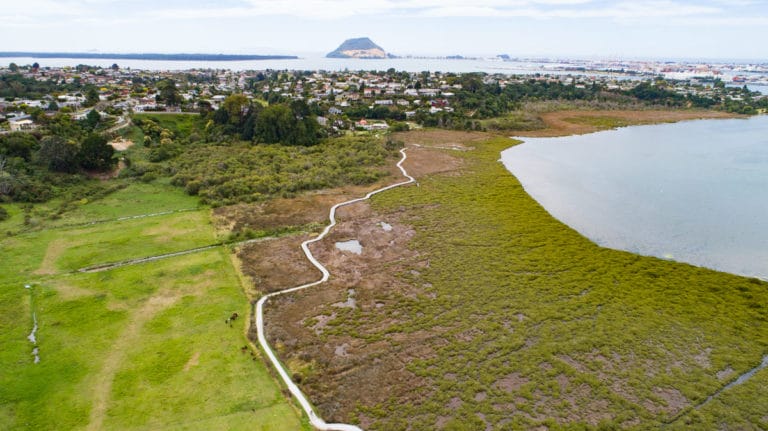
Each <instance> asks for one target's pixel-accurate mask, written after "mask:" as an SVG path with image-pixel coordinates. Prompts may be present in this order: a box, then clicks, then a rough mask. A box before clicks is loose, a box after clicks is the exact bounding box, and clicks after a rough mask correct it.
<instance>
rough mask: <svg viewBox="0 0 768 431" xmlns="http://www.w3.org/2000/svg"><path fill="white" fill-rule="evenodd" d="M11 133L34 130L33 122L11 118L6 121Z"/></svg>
mask: <svg viewBox="0 0 768 431" xmlns="http://www.w3.org/2000/svg"><path fill="white" fill-rule="evenodd" d="M8 125H9V126H10V128H11V132H23V131H26V130H32V129H34V128H35V122H34V121H32V120H30V119H29V118H11V119H10V120H8Z"/></svg>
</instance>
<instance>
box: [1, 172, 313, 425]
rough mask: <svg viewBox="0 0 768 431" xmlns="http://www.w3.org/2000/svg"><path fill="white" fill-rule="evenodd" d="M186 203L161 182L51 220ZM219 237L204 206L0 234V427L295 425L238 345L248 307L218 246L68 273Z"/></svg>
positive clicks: (260, 364)
mask: <svg viewBox="0 0 768 431" xmlns="http://www.w3.org/2000/svg"><path fill="white" fill-rule="evenodd" d="M194 203H195V202H194V198H191V197H188V196H186V195H184V194H183V192H182V191H180V190H178V189H173V188H171V187H170V186H164V185H162V184H134V185H131V186H129V187H127V188H125V189H122V190H120V191H117V192H115V193H114V194H112V195H109V196H107V197H106V198H104V199H101V200H99V201H97V202H88V203H83V205H82V206H81V207H80V208H78V209H76V210H73V211H72V212H68V213H67V214H66V215H65V216H63V217H62V219H60V220H59V221H60V222H61V223H62V224H70V223H81V222H83V221H87V220H89V219H93V220H102V219H112V218H117V217H125V216H128V215H139V214H149V213H157V212H164V211H173V210H178V209H185V208H189V207H190V205H191V206H192V207H195V206H196V205H195V204H194ZM13 217H16V215H13ZM13 217H12V219H11V220H7V221H6V222H3V223H8V222H13V221H14V220H13ZM0 227H2V226H0ZM216 241H217V238H216V236H215V234H214V229H213V227H212V225H211V221H210V210H209V209H207V208H202V209H199V210H194V211H184V212H175V213H172V214H166V215H159V216H154V217H145V218H136V219H128V220H123V221H113V222H106V223H99V224H93V225H85V226H68V227H67V226H65V227H51V228H48V229H40V230H37V231H33V232H27V233H21V234H18V235H13V236H8V237H5V238H2V240H0V274H3V275H2V276H0V345H1V346H2V348H1V349H0V429H1V430H5V429H8V430H102V429H104V430H110V429H112V430H156V429H164V430H165V429H171V430H176V429H178V430H181V429H228V430H229V429H233V430H238V429H256V430H297V429H306V425H305V424H303V423H302V419H301V415H300V414H299V413H298V411H297V410H296V409H295V408H294V407H293V406H291V405H290V404H289V403H288V402H287V400H286V397H285V396H284V395H283V394H282V393H281V389H280V386H279V385H278V384H277V383H276V381H275V380H274V379H273V377H272V376H271V375H270V373H269V372H268V371H267V368H266V366H265V363H264V360H263V359H262V358H261V357H259V356H258V354H257V356H256V357H254V356H253V355H252V354H251V349H250V348H246V349H245V350H243V349H242V347H243V346H245V345H247V344H248V341H247V339H246V337H245V331H246V324H247V322H246V321H247V316H248V314H249V311H250V310H249V307H250V306H249V304H248V301H247V298H246V297H245V295H244V293H243V290H242V287H241V285H240V280H239V278H238V276H237V273H236V271H235V269H234V267H233V265H232V262H231V260H230V257H229V250H228V249H226V248H224V247H218V248H214V249H210V250H206V251H203V252H198V253H194V254H189V255H184V256H179V257H175V258H168V259H163V260H159V261H154V262H148V263H143V264H137V265H132V266H125V267H121V268H115V269H111V270H108V271H103V272H97V273H77V272H72V271H73V270H75V269H77V268H81V267H83V266H90V265H94V264H100V263H106V262H112V261H120V260H125V259H131V258H136V257H144V256H150V255H156V254H161V253H167V252H173V251H179V250H184V249H189V248H193V247H199V246H202V245H207V244H210V243H213V242H216ZM27 284H29V285H30V286H31V288H30V289H26V288H25V287H24V286H25V285H27ZM235 312H236V313H238V315H239V316H240V318H239V319H238V320H236V321H235V322H234V323H233V325H232V326H230V325H227V324H225V320H226V319H227V318H228V317H229V316H230V315H231V314H232V313H235ZM33 313H34V315H35V317H36V318H37V322H38V331H37V334H36V335H37V345H38V347H39V355H40V362H39V363H37V364H35V363H33V356H32V354H31V352H32V348H33V345H32V343H30V341H28V340H27V336H28V335H29V333H30V331H31V330H32V326H33V317H32V316H33Z"/></svg>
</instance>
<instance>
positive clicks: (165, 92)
mask: <svg viewBox="0 0 768 431" xmlns="http://www.w3.org/2000/svg"><path fill="white" fill-rule="evenodd" d="M157 89H158V90H160V93H159V94H158V95H157V96H156V100H157V101H158V102H161V103H165V104H166V105H168V106H178V105H179V104H180V103H181V96H180V95H179V90H178V88H176V81H174V80H173V79H164V80H162V81H160V82H158V83H157Z"/></svg>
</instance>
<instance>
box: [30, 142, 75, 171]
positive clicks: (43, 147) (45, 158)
mask: <svg viewBox="0 0 768 431" xmlns="http://www.w3.org/2000/svg"><path fill="white" fill-rule="evenodd" d="M78 150H79V149H78V147H77V145H76V144H74V143H72V142H67V140H65V139H64V138H62V137H61V136H57V135H50V136H46V137H44V138H43V139H42V141H41V142H40V150H39V151H38V160H39V161H40V163H42V164H43V165H45V166H46V167H47V168H48V170H50V171H55V172H75V171H76V170H77V154H78Z"/></svg>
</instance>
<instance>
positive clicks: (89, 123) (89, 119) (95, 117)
mask: <svg viewBox="0 0 768 431" xmlns="http://www.w3.org/2000/svg"><path fill="white" fill-rule="evenodd" d="M83 121H84V122H85V127H86V128H87V129H88V130H93V129H95V128H96V127H97V126H98V125H99V123H100V122H101V115H99V113H98V111H96V110H95V109H91V110H90V112H88V115H86V116H85V120H83Z"/></svg>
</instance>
